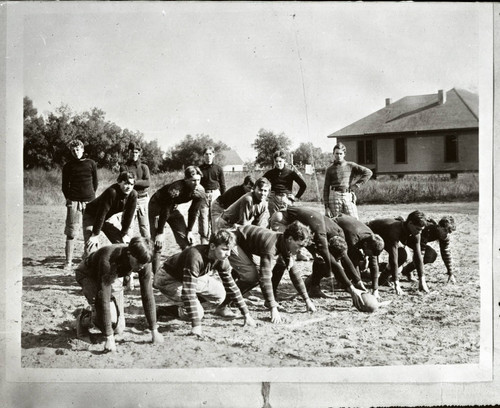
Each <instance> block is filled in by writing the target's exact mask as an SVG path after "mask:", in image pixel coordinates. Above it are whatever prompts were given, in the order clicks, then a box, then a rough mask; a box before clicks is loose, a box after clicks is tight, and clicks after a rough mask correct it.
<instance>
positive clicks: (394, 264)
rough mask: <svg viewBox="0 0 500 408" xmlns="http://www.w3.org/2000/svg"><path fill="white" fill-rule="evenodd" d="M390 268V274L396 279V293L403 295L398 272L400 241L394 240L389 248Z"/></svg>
mask: <svg viewBox="0 0 500 408" xmlns="http://www.w3.org/2000/svg"><path fill="white" fill-rule="evenodd" d="M387 252H388V253H389V265H388V266H387V267H388V268H389V272H390V275H391V276H392V279H393V281H394V290H395V291H396V294H398V295H402V294H403V291H402V290H401V286H400V284H399V274H398V242H397V241H394V242H392V243H391V244H390V246H389V250H388V251H387Z"/></svg>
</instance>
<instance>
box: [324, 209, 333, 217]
mask: <svg viewBox="0 0 500 408" xmlns="http://www.w3.org/2000/svg"><path fill="white" fill-rule="evenodd" d="M325 215H326V216H327V217H330V218H332V212H331V211H330V209H329V208H325Z"/></svg>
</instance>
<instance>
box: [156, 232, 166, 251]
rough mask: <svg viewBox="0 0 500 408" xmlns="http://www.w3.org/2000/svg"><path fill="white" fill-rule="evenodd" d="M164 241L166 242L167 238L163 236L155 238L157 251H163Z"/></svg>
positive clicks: (159, 235)
mask: <svg viewBox="0 0 500 408" xmlns="http://www.w3.org/2000/svg"><path fill="white" fill-rule="evenodd" d="M164 241H165V236H164V235H163V234H158V235H157V236H156V237H155V249H156V250H159V249H162V248H163V242H164Z"/></svg>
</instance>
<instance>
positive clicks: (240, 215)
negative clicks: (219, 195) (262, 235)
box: [222, 193, 269, 228]
mask: <svg viewBox="0 0 500 408" xmlns="http://www.w3.org/2000/svg"><path fill="white" fill-rule="evenodd" d="M222 218H223V219H224V220H225V221H226V222H228V223H229V224H239V225H249V224H253V225H258V226H261V227H264V228H266V227H267V225H268V223H269V210H268V207H267V201H265V200H261V201H258V200H257V198H256V197H255V194H254V193H246V194H245V195H244V196H242V197H240V198H239V199H238V200H237V201H236V202H235V203H233V204H231V205H230V206H229V208H226V209H225V210H224V213H223V214H222Z"/></svg>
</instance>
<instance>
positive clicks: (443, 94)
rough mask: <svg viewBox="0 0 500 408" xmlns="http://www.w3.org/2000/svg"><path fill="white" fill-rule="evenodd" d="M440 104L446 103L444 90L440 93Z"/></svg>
mask: <svg viewBox="0 0 500 408" xmlns="http://www.w3.org/2000/svg"><path fill="white" fill-rule="evenodd" d="M438 102H439V104H440V105H443V104H445V103H446V93H444V92H443V90H442V89H440V90H439V91H438Z"/></svg>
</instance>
